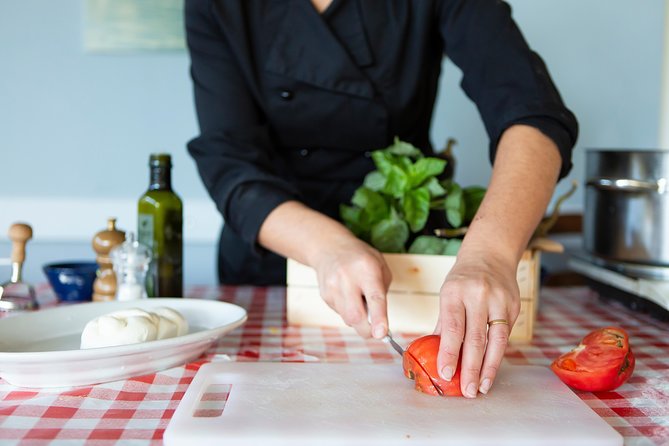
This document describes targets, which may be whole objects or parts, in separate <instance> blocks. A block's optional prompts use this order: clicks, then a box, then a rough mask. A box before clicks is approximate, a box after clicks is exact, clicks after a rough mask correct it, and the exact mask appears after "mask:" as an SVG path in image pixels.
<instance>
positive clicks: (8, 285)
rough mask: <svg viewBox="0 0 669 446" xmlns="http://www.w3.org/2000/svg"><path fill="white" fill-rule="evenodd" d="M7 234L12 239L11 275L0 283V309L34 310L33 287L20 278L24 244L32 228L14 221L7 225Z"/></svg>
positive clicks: (35, 307)
mask: <svg viewBox="0 0 669 446" xmlns="http://www.w3.org/2000/svg"><path fill="white" fill-rule="evenodd" d="M8 236H9V239H10V240H11V241H12V254H11V257H10V261H11V264H12V275H11V277H10V279H9V281H7V282H5V283H3V284H2V285H0V311H14V310H35V309H37V308H38V306H39V305H38V303H37V298H36V295H35V289H34V288H33V286H32V285H30V284H29V283H26V282H24V281H23V279H22V271H23V262H25V259H26V244H27V243H28V240H30V239H31V238H32V236H33V230H32V228H31V227H30V225H28V224H26V223H14V224H13V225H11V226H10V227H9V232H8Z"/></svg>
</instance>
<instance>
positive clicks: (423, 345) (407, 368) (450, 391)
mask: <svg viewBox="0 0 669 446" xmlns="http://www.w3.org/2000/svg"><path fill="white" fill-rule="evenodd" d="M440 340H441V338H440V336H438V335H428V336H423V337H421V338H418V339H416V340H414V341H413V342H412V343H411V344H409V346H408V347H407V349H406V350H405V351H404V358H403V361H402V365H403V367H404V375H405V376H406V377H407V378H409V379H413V380H415V381H416V390H418V391H420V392H424V393H427V394H430V395H434V396H438V395H441V396H462V391H461V390H460V364H459V363H458V367H457V369H456V371H455V374H454V375H453V378H452V379H451V380H450V381H446V380H445V379H442V378H441V377H440V376H439V373H438V372H437V355H438V353H439V341H440Z"/></svg>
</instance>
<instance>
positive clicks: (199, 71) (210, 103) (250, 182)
mask: <svg viewBox="0 0 669 446" xmlns="http://www.w3.org/2000/svg"><path fill="white" fill-rule="evenodd" d="M185 23H186V37H187V44H188V51H189V55H190V60H191V77H192V80H193V89H194V98H195V108H196V112H197V118H198V123H199V127H200V134H199V136H197V137H196V138H194V139H193V140H191V141H190V142H189V143H188V151H189V153H190V155H191V156H192V157H193V159H194V160H195V163H196V165H197V168H198V171H199V173H200V176H201V178H202V181H203V182H204V185H205V187H206V188H207V190H208V192H209V194H210V195H211V197H212V198H213V200H214V202H215V203H216V206H217V207H218V210H219V212H220V213H221V214H222V216H223V219H224V221H225V224H226V225H227V226H229V227H230V228H231V229H232V230H233V231H234V232H235V233H237V234H238V235H239V236H240V237H241V238H242V239H243V240H244V241H245V242H247V243H249V244H250V245H251V246H253V247H254V248H256V252H263V251H262V250H259V249H258V245H257V243H256V240H257V235H258V232H259V230H260V226H261V224H262V222H263V221H264V220H265V218H266V217H267V215H268V214H269V213H270V212H271V211H272V210H273V209H274V208H275V207H276V206H278V205H279V204H280V203H282V202H285V201H287V200H291V199H296V198H298V195H299V193H298V191H297V190H296V188H295V187H294V186H293V185H292V184H291V183H289V182H288V181H286V180H284V179H282V178H281V177H280V176H279V175H278V174H277V172H276V171H275V166H276V163H275V161H276V148H275V147H274V146H273V143H272V140H271V138H270V130H269V128H268V126H267V125H266V123H265V122H264V121H265V120H264V116H263V113H262V111H261V110H260V108H259V106H258V104H257V102H256V101H255V100H254V97H253V94H252V93H251V91H250V89H249V87H248V83H247V82H246V80H245V77H244V75H243V74H242V72H241V68H240V65H239V63H238V62H237V60H236V59H235V55H234V53H233V52H232V51H231V47H230V45H229V43H228V42H227V41H226V38H225V35H224V33H223V32H222V31H221V27H220V24H219V22H217V18H216V13H215V11H214V9H213V2H212V1H211V0H187V1H186V2H185Z"/></svg>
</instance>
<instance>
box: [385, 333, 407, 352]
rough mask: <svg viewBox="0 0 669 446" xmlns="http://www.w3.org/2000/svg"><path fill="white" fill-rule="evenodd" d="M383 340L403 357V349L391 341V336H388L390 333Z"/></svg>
mask: <svg viewBox="0 0 669 446" xmlns="http://www.w3.org/2000/svg"><path fill="white" fill-rule="evenodd" d="M383 340H384V341H385V342H387V343H388V344H390V346H391V347H392V348H394V349H395V351H396V352H397V353H399V354H400V356H402V357H404V349H403V348H402V346H400V345H399V344H398V343H397V342H396V341H395V340H394V339H393V336H392V335H391V334H390V331H389V332H388V334H387V335H386V336H385V337H384V338H383Z"/></svg>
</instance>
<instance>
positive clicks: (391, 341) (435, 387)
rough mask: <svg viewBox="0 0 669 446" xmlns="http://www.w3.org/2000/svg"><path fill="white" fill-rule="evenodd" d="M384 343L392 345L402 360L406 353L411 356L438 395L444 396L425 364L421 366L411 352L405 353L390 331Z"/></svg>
mask: <svg viewBox="0 0 669 446" xmlns="http://www.w3.org/2000/svg"><path fill="white" fill-rule="evenodd" d="M383 341H384V342H387V343H388V344H390V346H391V347H392V348H394V349H395V351H396V352H397V353H399V354H400V356H401V357H402V358H404V354H405V353H406V354H407V355H409V356H411V359H413V360H414V362H415V363H416V364H418V367H420V368H421V369H423V372H424V373H425V376H427V379H429V380H430V383H431V384H432V386H433V387H434V389H435V390H436V391H437V393H438V394H439V395H440V396H444V391H443V390H441V387H439V384H437V383H436V382H434V379H432V377H431V376H430V374H429V373H427V370H425V367H424V366H423V364H421V363H420V362H419V361H418V360H417V359H416V358H415V357H414V356H413V355H412V354H411V353H409V352H405V351H404V349H403V348H402V346H401V345H399V344H398V343H397V342H396V341H395V340H394V339H393V336H392V335H391V334H390V330H388V334H386V336H385V337H384V338H383Z"/></svg>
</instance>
